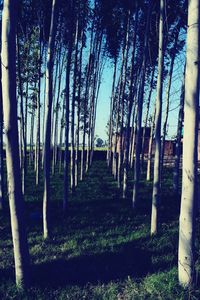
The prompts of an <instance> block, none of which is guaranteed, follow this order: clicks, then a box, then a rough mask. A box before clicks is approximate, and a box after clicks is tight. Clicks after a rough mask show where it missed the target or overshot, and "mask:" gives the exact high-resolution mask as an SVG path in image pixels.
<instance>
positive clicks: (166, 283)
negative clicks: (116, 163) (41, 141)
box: [0, 161, 200, 300]
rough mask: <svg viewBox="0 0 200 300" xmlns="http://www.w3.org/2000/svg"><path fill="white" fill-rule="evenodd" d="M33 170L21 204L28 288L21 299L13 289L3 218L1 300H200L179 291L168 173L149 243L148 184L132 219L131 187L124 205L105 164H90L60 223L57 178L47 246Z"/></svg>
mask: <svg viewBox="0 0 200 300" xmlns="http://www.w3.org/2000/svg"><path fill="white" fill-rule="evenodd" d="M32 170H33V168H31V170H29V174H28V175H29V176H27V196H26V199H25V200H26V219H27V224H28V233H29V247H30V255H31V264H32V267H31V272H32V274H31V277H32V284H31V286H30V288H29V289H28V290H27V291H26V292H22V291H18V290H17V289H16V288H15V285H14V264H13V254H12V241H11V233H10V223H9V213H8V211H7V212H6V213H5V215H1V216H0V224H1V227H0V231H1V239H0V257H1V260H0V273H1V274H0V275H1V282H0V298H1V299H70V300H71V299H77V300H78V299H92V300H94V299H98V300H100V299H102V300H109V299H110V300H114V299H116V300H129V299H130V300H132V299H152V300H155V299H164V300H166V299H177V300H180V299H182V300H184V299H189V297H190V299H193V300H195V299H199V297H200V289H197V288H196V289H194V290H190V291H184V290H183V289H182V288H180V287H179V285H178V280H177V243H178V211H179V198H177V197H174V196H173V194H172V191H171V190H170V186H171V183H172V182H171V175H170V174H171V173H170V170H168V169H166V170H165V172H164V174H165V178H164V185H163V195H162V204H161V212H160V214H161V218H160V232H159V234H158V236H157V237H154V238H151V237H150V235H149V231H150V225H149V224H150V209H151V190H152V184H151V183H148V184H146V183H145V181H142V183H141V184H142V185H143V188H142V189H140V190H141V192H140V204H139V205H138V207H137V210H136V211H135V212H133V211H132V209H131V201H130V199H131V193H132V189H131V186H132V184H131V185H130V187H129V196H128V198H127V199H126V200H124V199H122V198H121V197H120V193H119V191H118V189H117V185H116V182H114V181H113V178H112V176H111V175H110V174H109V173H108V170H107V168H106V164H105V162H101V161H95V162H94V164H93V167H92V168H91V170H90V172H89V174H88V175H87V177H86V178H85V181H84V182H82V183H80V184H79V186H78V188H77V190H76V192H75V194H74V195H73V196H72V195H71V199H70V202H69V210H68V214H67V215H66V216H63V214H62V197H63V196H62V195H63V174H61V175H60V174H58V173H56V175H55V176H54V177H53V178H52V179H51V181H52V185H51V188H52V200H51V201H52V202H51V209H50V217H51V221H52V237H51V239H50V240H48V241H45V242H44V241H43V238H42V217H41V216H42V214H41V211H42V183H41V186H40V187H38V188H36V187H34V186H33V183H34V173H33V171H32ZM130 176H131V175H130ZM7 209H8V208H7ZM198 236H199V233H198ZM197 248H199V240H198V239H197ZM197 267H199V262H197Z"/></svg>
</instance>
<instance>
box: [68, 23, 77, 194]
mask: <svg viewBox="0 0 200 300" xmlns="http://www.w3.org/2000/svg"><path fill="white" fill-rule="evenodd" d="M78 29H79V23H78V19H77V21H76V33H75V41H74V44H75V61H74V71H73V73H74V74H73V76H74V79H73V95H72V101H71V164H70V166H71V172H70V174H71V176H70V177H71V191H72V193H73V192H74V190H75V132H74V127H75V126H74V125H75V124H74V123H75V103H76V99H75V98H76V89H77V68H78V43H79V40H78Z"/></svg>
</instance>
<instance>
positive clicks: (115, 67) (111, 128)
mask: <svg viewBox="0 0 200 300" xmlns="http://www.w3.org/2000/svg"><path fill="white" fill-rule="evenodd" d="M116 73H117V58H115V61H114V71H113V84H112V94H111V99H110V122H109V133H108V150H107V165H108V167H110V164H111V156H112V138H113V113H114V95H115V81H116Z"/></svg>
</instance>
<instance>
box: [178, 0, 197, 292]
mask: <svg viewBox="0 0 200 300" xmlns="http://www.w3.org/2000/svg"><path fill="white" fill-rule="evenodd" d="M199 11H200V3H199V0H190V1H189V6H188V30H187V54H186V79H185V106H184V138H183V179H182V196H181V211H180V223H179V251H178V276H179V282H180V284H181V285H183V286H184V287H188V286H189V285H190V284H191V283H192V282H193V280H194V275H195V270H194V268H195V265H194V219H195V205H196V203H195V202H196V196H197V142H198V119H199V51H200V47H199V43H200V41H199V26H200V23H199Z"/></svg>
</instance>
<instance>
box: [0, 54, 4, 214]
mask: <svg viewBox="0 0 200 300" xmlns="http://www.w3.org/2000/svg"><path fill="white" fill-rule="evenodd" d="M0 63H1V59H0ZM1 77H2V76H1V69H0V210H2V209H4V205H5V198H4V197H5V195H4V150H3V104H2V83H1Z"/></svg>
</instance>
